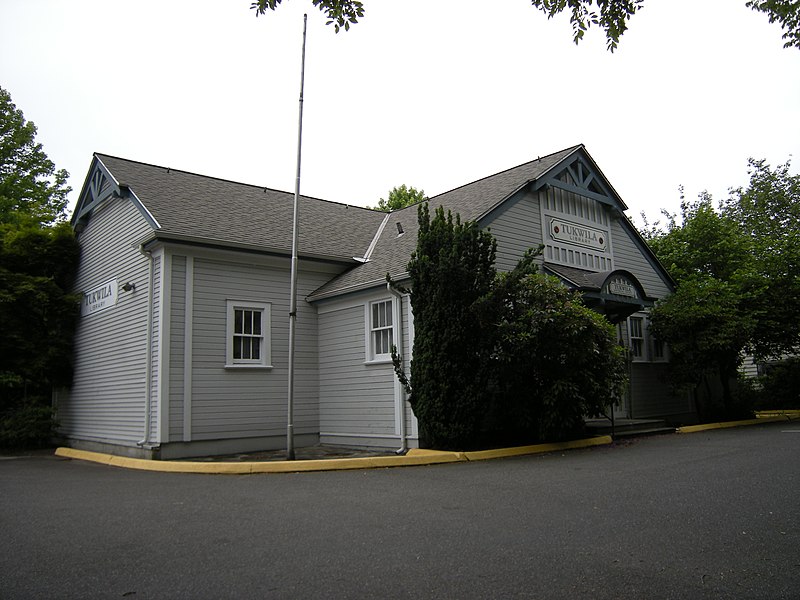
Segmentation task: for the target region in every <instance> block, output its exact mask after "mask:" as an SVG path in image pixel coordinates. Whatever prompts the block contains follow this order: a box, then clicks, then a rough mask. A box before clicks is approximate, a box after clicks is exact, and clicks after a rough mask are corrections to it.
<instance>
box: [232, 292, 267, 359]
mask: <svg viewBox="0 0 800 600" xmlns="http://www.w3.org/2000/svg"><path fill="white" fill-rule="evenodd" d="M237 310H245V311H252V312H259V313H261V335H260V336H259V335H253V334H245V333H237V332H235V331H234V328H235V321H236V319H235V315H236V311H237ZM240 335H241V336H247V337H249V338H251V339H252V338H260V339H261V346H260V357H259V358H257V359H253V358H234V357H233V354H234V352H233V347H234V337H236V336H240ZM271 339H272V305H271V304H269V303H265V302H254V301H252V300H228V301H227V318H226V327H225V368H226V369H253V368H255V369H270V368H272V348H271V346H272V343H271Z"/></svg>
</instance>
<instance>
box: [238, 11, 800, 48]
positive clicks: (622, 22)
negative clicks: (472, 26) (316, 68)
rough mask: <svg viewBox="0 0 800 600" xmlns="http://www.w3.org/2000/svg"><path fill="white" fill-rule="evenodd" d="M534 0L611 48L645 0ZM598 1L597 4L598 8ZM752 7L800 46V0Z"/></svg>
mask: <svg viewBox="0 0 800 600" xmlns="http://www.w3.org/2000/svg"><path fill="white" fill-rule="evenodd" d="M311 1H312V4H313V5H314V6H316V7H317V8H319V9H320V10H321V11H322V12H323V13H325V15H326V16H327V17H328V23H327V24H328V25H331V24H332V25H333V26H334V29H335V30H336V32H337V33H338V32H339V30H340V29H344V30H345V31H347V30H348V29H350V25H351V24H355V23H357V22H358V19H359V18H361V17H363V16H364V3H363V2H361V1H360V0H311ZM280 3H281V0H257V1H256V2H253V3H252V5H251V8H253V9H255V10H256V15H263V14H264V13H266V11H267V10H275V9H276V8H277V6H278V5H279V4H280ZM531 4H532V5H533V6H534V7H535V8H538V9H539V10H541V11H542V12H543V13H545V14H546V15H547V17H548V18H552V17H555V16H556V15H558V14H560V13H562V12H565V11H568V12H569V13H570V23H572V39H573V40H574V41H575V43H576V44H577V43H578V42H580V41H581V40H582V39H583V36H584V34H585V33H586V31H587V29H589V27H591V26H592V25H594V26H597V27H600V28H602V29H603V31H604V32H605V34H606V41H607V46H608V49H609V50H611V51H612V52H613V51H614V50H615V49H616V48H617V45H618V44H619V39H620V37H622V34H623V33H625V31H626V30H627V29H628V21H630V19H631V17H633V15H634V14H636V12H637V11H639V10H640V9H641V8H642V6H643V4H644V0H531ZM595 5H596V8H595ZM746 6H747V7H748V8H752V9H753V10H756V11H758V12H762V13H764V14H766V15H767V16H768V17H769V22H770V23H779V24H780V26H781V28H782V29H783V30H784V33H783V39H784V40H786V41H785V43H784V47H786V48H789V47H792V46H794V47H797V48H800V2H797V0H748V1H747V3H746Z"/></svg>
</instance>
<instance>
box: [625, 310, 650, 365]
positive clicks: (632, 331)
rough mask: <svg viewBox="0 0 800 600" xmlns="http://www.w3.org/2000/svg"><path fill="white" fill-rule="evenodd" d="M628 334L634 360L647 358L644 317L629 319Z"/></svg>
mask: <svg viewBox="0 0 800 600" xmlns="http://www.w3.org/2000/svg"><path fill="white" fill-rule="evenodd" d="M628 334H629V336H630V348H631V356H633V360H645V358H646V357H645V355H644V349H645V345H644V318H643V317H631V318H630V319H628Z"/></svg>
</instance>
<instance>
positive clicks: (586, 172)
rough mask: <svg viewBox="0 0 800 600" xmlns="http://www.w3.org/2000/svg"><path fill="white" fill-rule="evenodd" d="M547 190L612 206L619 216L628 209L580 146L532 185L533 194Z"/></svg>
mask: <svg viewBox="0 0 800 600" xmlns="http://www.w3.org/2000/svg"><path fill="white" fill-rule="evenodd" d="M546 187H556V188H560V189H562V190H565V191H568V192H573V193H575V194H580V195H581V196H585V197H587V198H592V199H593V200H597V201H598V202H602V203H603V204H606V205H608V206H613V207H615V208H617V209H618V210H619V211H620V212H623V211H625V210H627V208H628V207H627V206H626V205H625V203H624V202H623V201H622V198H620V197H619V195H618V194H617V193H616V191H615V190H614V188H613V187H612V186H611V184H610V183H609V182H608V180H607V179H606V177H605V175H603V172H602V171H601V170H600V168H599V167H598V166H597V164H596V163H595V162H594V160H593V159H592V157H591V156H589V153H588V152H586V150H585V149H584V147H583V146H578V147H577V149H576V151H575V153H573V154H571V155H570V156H568V157H567V158H566V159H565V160H563V161H562V162H561V163H559V164H558V165H556V166H555V167H553V168H552V169H551V170H550V172H549V173H547V174H546V175H545V176H543V177H540V178H539V179H537V180H536V181H535V182H534V184H533V189H534V190H535V191H537V190H540V189H543V188H546Z"/></svg>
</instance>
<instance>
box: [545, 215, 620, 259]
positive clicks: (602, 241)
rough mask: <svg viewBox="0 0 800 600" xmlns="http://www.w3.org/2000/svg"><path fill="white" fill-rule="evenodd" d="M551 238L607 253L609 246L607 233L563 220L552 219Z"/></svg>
mask: <svg viewBox="0 0 800 600" xmlns="http://www.w3.org/2000/svg"><path fill="white" fill-rule="evenodd" d="M550 237H551V238H552V239H553V241H556V242H565V243H567V244H575V245H576V246H583V247H585V248H591V249H592V250H599V251H601V252H605V249H606V246H607V245H608V234H607V233H606V232H604V231H601V230H600V229H595V228H593V227H587V226H586V225H579V224H578V223H572V222H571V221H565V220H563V219H550Z"/></svg>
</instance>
